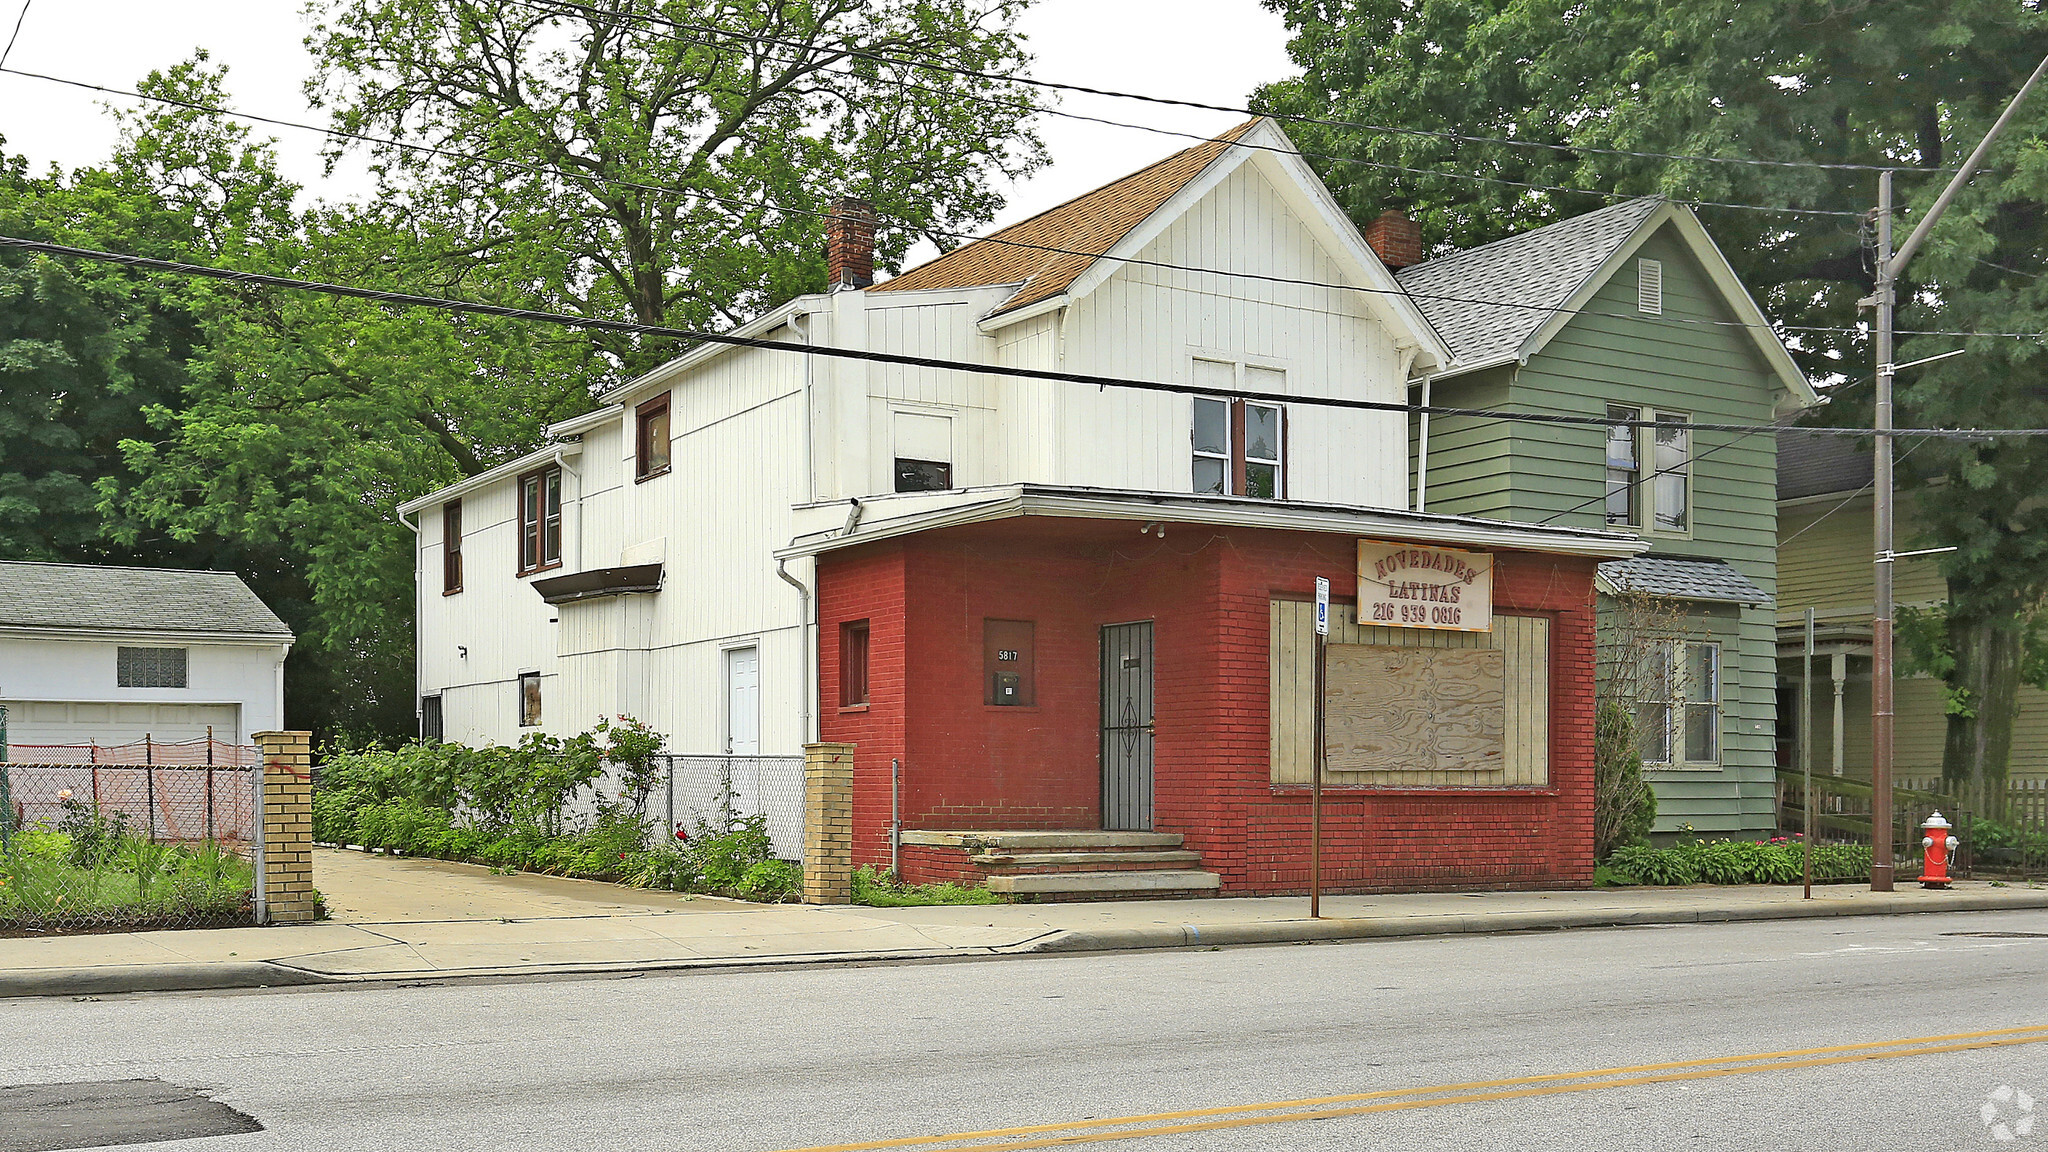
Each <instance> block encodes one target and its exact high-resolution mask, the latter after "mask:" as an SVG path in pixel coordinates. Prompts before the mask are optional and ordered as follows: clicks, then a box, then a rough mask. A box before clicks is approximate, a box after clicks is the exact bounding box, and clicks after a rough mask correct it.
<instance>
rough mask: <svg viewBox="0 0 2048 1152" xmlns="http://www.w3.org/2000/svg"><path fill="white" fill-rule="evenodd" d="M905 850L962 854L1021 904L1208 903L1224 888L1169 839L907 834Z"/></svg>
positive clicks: (1151, 835)
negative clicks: (1199, 899)
mask: <svg viewBox="0 0 2048 1152" xmlns="http://www.w3.org/2000/svg"><path fill="white" fill-rule="evenodd" d="M903 843H904V845H905V846H916V847H923V848H928V849H938V850H941V851H945V852H947V853H948V854H949V855H950V854H951V853H952V852H958V853H960V857H961V859H962V861H963V863H964V864H966V865H968V866H969V867H972V868H973V869H975V870H976V871H978V872H979V873H980V874H981V875H982V876H983V877H984V878H985V879H984V883H986V884H987V885H988V888H989V890H990V891H992V892H998V893H1001V894H1003V895H1005V896H1008V897H1010V898H1011V899H1012V900H1015V901H1017V902H1019V903H1030V902H1038V901H1072V900H1158V899H1165V898H1170V897H1181V896H1209V895H1213V894H1215V893H1216V892H1217V891H1218V890H1219V889H1220V888H1221V887H1222V879H1221V877H1219V876H1217V875H1216V874H1215V873H1214V872H1208V871H1204V870H1203V869H1202V867H1201V862H1202V854H1201V853H1199V852H1195V851H1192V850H1189V849H1187V848H1184V847H1183V846H1182V844H1183V841H1182V839H1181V837H1180V836H1179V835H1178V834H1177V833H1172V832H1110V831H1094V830H1078V829H1077V830H1066V829H1060V830H1052V831H1040V830H1020V831H1007V830H979V829H977V830H964V831H908V830H906V831H905V832H904V833H903Z"/></svg>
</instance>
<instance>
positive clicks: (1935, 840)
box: [1920, 812, 1956, 888]
mask: <svg viewBox="0 0 2048 1152" xmlns="http://www.w3.org/2000/svg"><path fill="white" fill-rule="evenodd" d="M1920 827H1921V828H1923V829H1925V830H1926V832H1927V835H1925V836H1923V837H1921V838H1920V850H1921V853H1922V855H1921V858H1920V886H1921V887H1922V888H1946V887H1948V866H1949V862H1950V861H1951V860H1953V859H1955V854H1956V838H1955V837H1953V836H1951V835H1949V833H1948V830H1949V829H1950V828H1951V827H1953V825H1951V824H1950V823H1949V822H1948V820H1947V818H1945V817H1943V816H1942V814H1941V813H1939V812H1936V813H1935V814H1934V815H1932V816H1929V817H1928V818H1927V822H1926V823H1925V824H1922V825H1921V826H1920Z"/></svg>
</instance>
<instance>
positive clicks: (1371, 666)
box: [1324, 644, 1507, 773]
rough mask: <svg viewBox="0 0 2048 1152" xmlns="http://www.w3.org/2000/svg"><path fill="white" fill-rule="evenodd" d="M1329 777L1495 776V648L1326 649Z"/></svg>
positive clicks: (1501, 723)
mask: <svg viewBox="0 0 2048 1152" xmlns="http://www.w3.org/2000/svg"><path fill="white" fill-rule="evenodd" d="M1329 661H1330V670H1329V692H1328V701H1329V705H1328V708H1329V711H1328V716H1327V717H1326V719H1325V721H1324V724H1325V727H1326V731H1327V735H1328V740H1329V761H1328V764H1329V768H1330V770H1331V771H1333V772H1414V771H1423V772H1460V773H1464V772H1495V771H1499V770H1500V769H1501V768H1502V767H1503V765H1504V762H1505V757H1506V731H1507V677H1506V667H1507V663H1506V657H1505V654H1504V653H1502V652H1501V651H1499V650H1497V649H1490V648H1482V649H1474V648H1417V647H1392V646H1382V645H1369V644H1332V645H1331V646H1330V656H1329Z"/></svg>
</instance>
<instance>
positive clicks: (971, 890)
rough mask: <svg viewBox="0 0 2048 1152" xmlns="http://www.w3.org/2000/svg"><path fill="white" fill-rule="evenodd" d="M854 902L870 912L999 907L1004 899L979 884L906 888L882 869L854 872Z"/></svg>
mask: <svg viewBox="0 0 2048 1152" xmlns="http://www.w3.org/2000/svg"><path fill="white" fill-rule="evenodd" d="M853 902H854V903H855V904H865V905H867V906H869V907H871V908H910V907H920V906H923V905H927V904H1000V903H1002V902H1003V898H1002V897H1001V896H998V895H996V894H995V893H994V892H991V891H989V890H988V889H987V888H984V887H982V886H980V885H978V884H954V883H951V882H947V883H944V884H905V883H902V882H901V881H899V880H897V879H896V878H895V877H894V876H891V875H890V874H889V873H887V872H884V871H882V870H881V869H879V868H874V867H867V866H863V867H860V868H856V869H854V872H853Z"/></svg>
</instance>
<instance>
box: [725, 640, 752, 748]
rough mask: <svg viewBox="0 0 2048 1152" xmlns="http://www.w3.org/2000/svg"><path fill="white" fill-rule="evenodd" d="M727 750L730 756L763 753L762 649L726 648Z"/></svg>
mask: <svg viewBox="0 0 2048 1152" xmlns="http://www.w3.org/2000/svg"><path fill="white" fill-rule="evenodd" d="M725 751H726V754H727V755H730V756H759V755H760V754H761V650H760V649H758V648H728V649H726V652H725Z"/></svg>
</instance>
